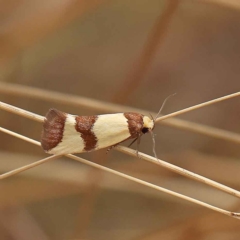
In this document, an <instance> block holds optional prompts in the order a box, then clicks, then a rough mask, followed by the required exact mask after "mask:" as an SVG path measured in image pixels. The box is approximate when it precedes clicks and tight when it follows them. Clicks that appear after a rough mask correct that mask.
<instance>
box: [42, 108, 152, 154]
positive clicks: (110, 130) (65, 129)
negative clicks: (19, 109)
mask: <svg viewBox="0 0 240 240" xmlns="http://www.w3.org/2000/svg"><path fill="white" fill-rule="evenodd" d="M154 126H155V120H154V119H153V118H149V117H148V116H145V115H142V114H140V113H134V112H126V113H115V114H103V115H94V116H77V115H71V114H67V113H65V112H62V111H59V110H57V109H50V110H49V111H48V113H47V114H46V117H45V120H44V123H43V130H42V136H41V145H42V148H43V149H44V151H45V152H47V153H49V154H56V155H63V154H69V153H82V152H90V151H95V150H98V149H102V148H107V147H108V148H109V149H110V148H112V147H113V146H116V145H117V144H119V143H121V142H124V141H126V140H128V139H134V141H133V142H135V141H136V140H138V143H139V141H140V137H141V136H142V135H143V134H145V133H148V132H150V133H151V134H152V136H154V135H153V133H152V130H153V129H154ZM133 142H132V143H133ZM132 143H131V144H132Z"/></svg>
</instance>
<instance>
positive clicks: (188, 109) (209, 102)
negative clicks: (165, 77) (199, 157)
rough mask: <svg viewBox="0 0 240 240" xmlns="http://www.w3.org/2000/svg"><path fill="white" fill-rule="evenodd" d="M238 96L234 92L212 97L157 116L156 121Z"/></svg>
mask: <svg viewBox="0 0 240 240" xmlns="http://www.w3.org/2000/svg"><path fill="white" fill-rule="evenodd" d="M238 96H240V92H236V93H233V94H229V95H227V96H224V97H220V98H216V99H213V100H211V101H208V102H204V103H200V104H197V105H195V106H192V107H189V108H185V109H182V110H179V111H177V112H174V113H170V114H167V115H165V116H162V117H159V118H157V119H156V122H158V121H162V120H165V119H167V118H171V117H175V116H178V115H180V114H183V113H186V112H190V111H193V110H196V109H199V108H202V107H206V106H208V105H211V104H214V103H217V102H221V101H225V100H228V99H230V98H234V97H238Z"/></svg>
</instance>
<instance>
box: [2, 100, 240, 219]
mask: <svg viewBox="0 0 240 240" xmlns="http://www.w3.org/2000/svg"><path fill="white" fill-rule="evenodd" d="M0 107H2V108H3V109H6V110H7V111H10V112H13V113H17V114H19V115H21V116H24V115H25V113H26V117H28V118H31V119H33V120H37V121H43V119H44V118H43V117H42V116H39V115H36V116H35V114H34V113H30V112H28V111H26V110H22V109H19V108H17V107H12V108H11V105H9V104H6V103H2V104H0ZM0 130H1V131H3V132H5V133H7V134H10V135H12V136H15V137H18V138H21V139H23V140H25V141H28V142H31V143H33V144H35V145H40V143H39V142H37V141H35V140H32V139H30V138H27V137H25V136H22V135H20V134H17V133H14V132H12V131H10V130H6V129H4V128H0ZM117 149H119V150H121V151H122V152H125V153H128V154H130V155H135V151H133V150H131V149H129V148H126V147H122V146H121V147H120V146H119V147H117ZM139 155H140V157H141V158H143V159H145V160H148V161H151V162H155V163H157V164H159V165H161V166H164V167H167V168H168V169H170V170H172V171H175V172H178V173H181V174H182V175H184V176H188V177H191V178H194V179H195V180H198V181H201V182H204V183H206V184H209V185H211V186H213V187H216V188H218V189H220V190H223V191H225V192H228V193H230V194H232V195H234V196H238V197H239V196H240V193H239V192H238V191H236V190H234V189H231V188H229V187H226V186H224V185H222V184H219V183H217V182H214V181H212V180H209V179H207V178H204V177H201V176H199V175H197V174H194V173H191V172H189V171H187V170H185V169H182V168H179V167H176V166H174V165H171V164H168V163H166V162H164V161H162V160H160V162H159V160H157V159H155V158H152V157H150V156H148V155H146V154H143V153H139ZM66 156H67V157H69V158H72V159H74V160H77V161H80V162H82V163H85V164H87V165H90V166H93V167H97V168H98V169H101V170H104V171H108V172H111V173H113V174H115V175H118V176H121V177H124V178H127V179H129V180H131V181H134V182H138V183H140V184H142V185H145V186H148V187H151V188H154V189H157V190H159V191H163V192H165V193H168V194H170V195H173V196H176V197H179V198H182V199H185V200H187V201H190V202H193V203H196V204H198V205H201V206H205V207H207V208H210V209H212V210H215V211H217V212H220V213H222V214H225V215H228V216H231V217H235V218H238V219H240V214H238V213H232V212H229V211H226V210H223V209H220V208H217V207H215V206H212V205H210V204H206V203H204V202H201V201H199V200H196V199H193V198H190V197H187V196H184V195H182V194H179V193H176V192H173V191H170V190H167V189H165V188H161V187H158V186H156V185H154V184H151V183H148V182H145V181H142V180H140V179H137V178H134V177H131V176H129V175H126V174H123V173H120V172H117V171H115V170H112V169H109V168H106V167H103V166H101V165H98V164H96V163H92V162H89V161H87V160H85V159H82V158H79V157H77V156H74V155H71V154H68V155H66ZM58 157H60V156H56V155H53V156H50V157H48V158H45V159H42V160H40V161H38V162H35V163H32V164H29V165H26V166H23V167H21V168H18V169H15V170H13V171H10V172H7V173H5V174H2V175H1V176H0V179H3V178H6V177H9V176H13V175H14V174H17V173H20V172H22V171H25V170H27V169H30V168H33V167H35V166H38V165H40V164H43V163H45V162H47V161H50V160H53V159H56V158H58Z"/></svg>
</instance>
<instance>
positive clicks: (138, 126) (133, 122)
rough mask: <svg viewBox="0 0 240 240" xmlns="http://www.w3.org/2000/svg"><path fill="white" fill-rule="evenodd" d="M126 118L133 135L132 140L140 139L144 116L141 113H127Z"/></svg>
mask: <svg viewBox="0 0 240 240" xmlns="http://www.w3.org/2000/svg"><path fill="white" fill-rule="evenodd" d="M124 116H125V118H127V120H128V129H129V132H130V134H131V138H136V137H139V136H140V135H141V133H142V132H141V130H142V128H143V115H142V114H139V113H133V112H127V113H124Z"/></svg>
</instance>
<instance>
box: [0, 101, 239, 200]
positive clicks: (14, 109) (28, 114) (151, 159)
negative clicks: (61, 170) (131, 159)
mask: <svg viewBox="0 0 240 240" xmlns="http://www.w3.org/2000/svg"><path fill="white" fill-rule="evenodd" d="M2 106H3V109H7V110H8V111H9V112H12V113H16V114H19V115H21V116H24V114H25V113H26V117H28V118H30V119H33V120H36V119H37V120H38V121H40V119H41V122H43V120H44V117H42V116H40V115H36V117H35V114H34V113H31V112H29V111H26V110H23V109H20V108H17V107H12V108H11V105H9V104H7V103H2V102H0V108H1V107H2ZM0 130H2V131H4V132H5V133H8V134H10V135H12V136H15V137H18V138H21V139H23V140H26V141H30V140H29V139H28V138H27V137H24V136H22V135H19V134H17V133H14V132H11V131H9V130H6V129H4V128H0ZM31 141H33V142H32V143H34V144H36V145H38V144H39V143H38V142H37V141H34V140H31ZM115 149H116V150H118V151H121V152H123V153H126V154H128V155H131V156H136V151H135V150H132V149H131V148H127V147H124V146H116V148H115ZM138 155H139V157H140V158H142V159H144V160H147V161H149V162H151V163H155V164H158V165H160V166H162V167H164V168H167V169H169V170H171V171H174V172H176V173H178V174H181V175H183V176H185V177H188V178H192V179H194V180H196V181H199V182H202V183H205V184H207V185H209V186H212V187H214V188H217V189H219V190H221V191H224V192H226V193H228V194H231V195H233V196H236V197H239V198H240V192H239V191H237V190H235V189H233V188H230V187H227V186H225V185H223V184H220V183H218V182H215V181H213V180H210V179H208V178H205V177H203V176H200V175H198V174H195V173H193V172H190V171H188V170H185V169H183V168H180V167H177V166H175V165H173V164H170V163H167V162H165V161H163V160H161V159H156V158H154V157H151V156H149V155H147V154H144V153H141V152H138Z"/></svg>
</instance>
